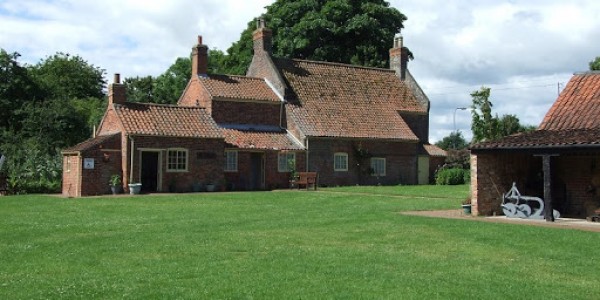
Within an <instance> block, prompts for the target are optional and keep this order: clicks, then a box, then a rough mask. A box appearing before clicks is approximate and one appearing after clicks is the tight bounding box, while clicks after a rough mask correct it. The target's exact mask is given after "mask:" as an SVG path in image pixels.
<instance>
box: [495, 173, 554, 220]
mask: <svg viewBox="0 0 600 300" xmlns="http://www.w3.org/2000/svg"><path fill="white" fill-rule="evenodd" d="M502 212H504V215H505V216H507V217H509V218H522V219H544V200H542V199H541V198H539V197H533V196H522V195H521V193H519V190H518V189H517V186H516V184H515V183H514V182H513V185H512V188H511V189H510V190H509V191H508V192H507V193H506V194H504V197H503V199H502ZM552 214H553V215H554V218H555V219H557V218H559V217H560V213H559V212H558V211H557V210H556V209H554V210H552Z"/></svg>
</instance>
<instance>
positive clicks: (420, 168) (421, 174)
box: [417, 155, 431, 185]
mask: <svg viewBox="0 0 600 300" xmlns="http://www.w3.org/2000/svg"><path fill="white" fill-rule="evenodd" d="M424 159H427V168H425V169H423V166H422V164H421V161H422V160H424ZM430 163H431V160H430V159H429V155H419V156H417V184H419V185H425V184H429V164H430ZM424 174H427V177H425V175H424ZM423 180H424V181H423Z"/></svg>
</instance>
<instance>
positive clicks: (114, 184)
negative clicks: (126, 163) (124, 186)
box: [109, 174, 121, 195]
mask: <svg viewBox="0 0 600 300" xmlns="http://www.w3.org/2000/svg"><path fill="white" fill-rule="evenodd" d="M109 182H110V190H111V191H112V193H113V195H116V194H118V193H120V192H121V176H120V175H117V174H114V175H112V176H111V177H110V181H109Z"/></svg>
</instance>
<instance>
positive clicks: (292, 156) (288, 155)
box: [277, 152, 296, 172]
mask: <svg viewBox="0 0 600 300" xmlns="http://www.w3.org/2000/svg"><path fill="white" fill-rule="evenodd" d="M277 161H278V162H279V163H278V164H277V169H278V170H279V172H291V171H292V170H293V169H295V168H296V153H294V152H281V153H279V155H278V159H277Z"/></svg>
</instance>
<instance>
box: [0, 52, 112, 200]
mask: <svg viewBox="0 0 600 300" xmlns="http://www.w3.org/2000/svg"><path fill="white" fill-rule="evenodd" d="M18 57H19V54H18V53H12V54H10V53H8V52H6V51H5V50H1V51H0V79H2V80H1V81H0V152H1V153H3V154H4V155H6V157H7V160H6V164H5V169H4V170H2V171H3V172H6V173H7V174H8V177H9V186H10V188H11V191H13V192H17V193H20V192H48V191H56V189H57V188H59V187H60V173H61V169H60V168H61V157H60V150H61V149H64V148H65V147H68V146H72V145H74V144H76V143H78V142H81V141H83V140H84V139H86V138H87V137H89V136H90V135H91V132H92V128H93V126H94V125H95V124H97V122H98V121H99V119H100V116H101V112H102V111H103V110H104V97H105V95H104V92H103V88H104V79H103V74H104V71H103V70H102V69H100V68H98V67H95V66H93V65H91V64H88V63H87V62H86V61H85V60H83V59H82V58H81V57H79V56H71V55H69V54H63V53H57V54H55V55H53V56H49V57H47V58H46V59H44V60H41V61H40V62H39V63H37V64H35V65H31V66H22V65H20V64H19V63H18V61H17V59H18Z"/></svg>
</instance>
